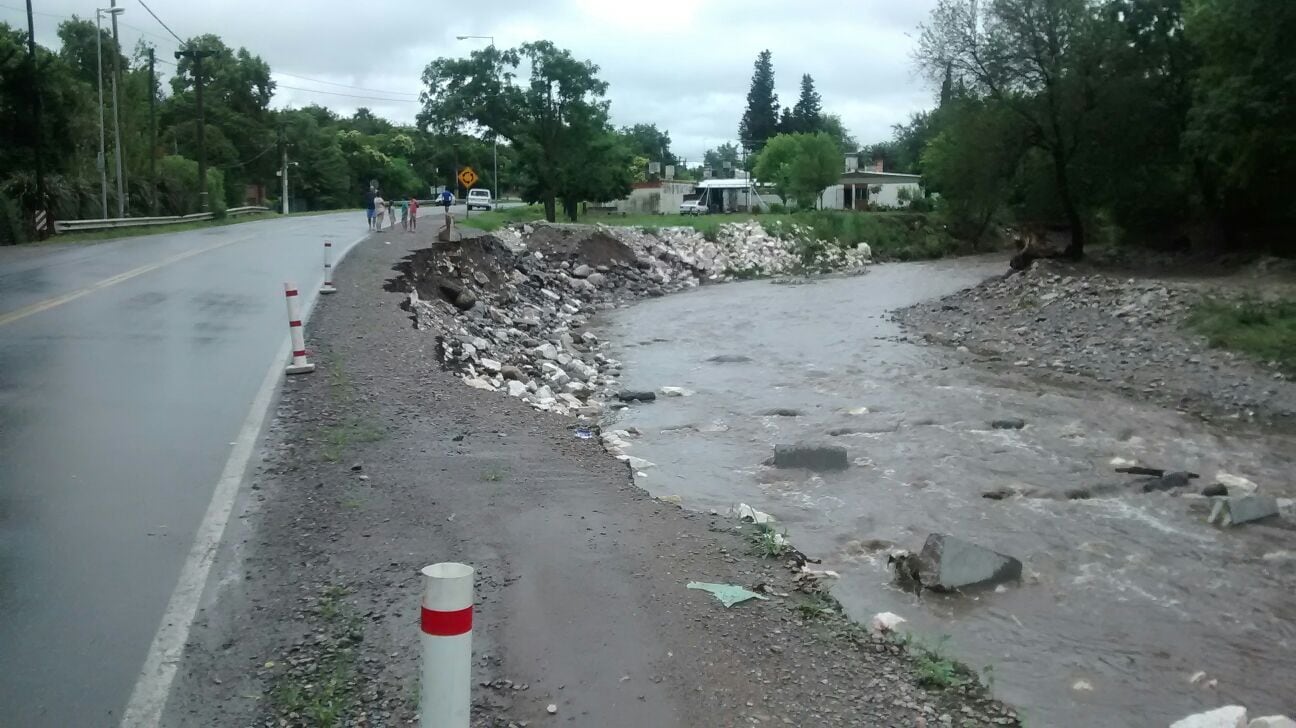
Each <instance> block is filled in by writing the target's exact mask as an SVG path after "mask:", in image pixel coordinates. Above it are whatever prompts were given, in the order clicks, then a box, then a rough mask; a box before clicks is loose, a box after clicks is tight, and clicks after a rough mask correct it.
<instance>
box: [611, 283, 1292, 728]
mask: <svg viewBox="0 0 1296 728" xmlns="http://www.w3.org/2000/svg"><path fill="white" fill-rule="evenodd" d="M1002 270H1003V262H1002V261H1000V260H987V259H974V260H960V261H943V262H937V263H912V264H896V265H886V266H877V267H875V268H873V269H872V270H871V271H870V272H869V273H868V274H866V275H864V276H860V277H856V278H847V279H834V280H825V281H821V282H818V283H815V284H813V285H801V286H778V285H771V284H770V283H768V282H760V281H756V282H748V283H736V284H730V285H725V286H716V287H706V288H702V289H698V290H696V291H691V292H688V293H684V294H679V295H675V296H669V297H666V298H662V299H658V300H653V301H648V302H644V303H640V304H636V305H635V306H633V307H630V308H627V309H623V310H619V311H615V312H610V313H609V314H607V315H605V316H604V317H603V319H602V320H601V322H598V323H600V325H601V327H602V329H603V331H602V334H603V336H606V337H607V338H608V339H609V340H610V341H612V342H613V351H612V354H613V356H616V357H617V358H619V359H621V360H622V361H623V362H624V363H625V373H624V376H623V383H624V384H625V385H626V386H627V387H628V388H632V389H657V388H659V387H661V386H679V387H686V388H688V389H691V390H694V391H695V392H696V394H695V395H693V396H690V397H686V398H678V397H670V398H659V399H658V400H657V402H655V403H653V404H650V405H640V406H635V407H632V408H631V409H630V410H629V411H628V412H627V413H625V414H624V415H623V416H622V417H621V419H620V422H619V424H618V426H632V425H633V426H637V427H638V428H640V429H641V430H642V431H643V432H644V436H643V437H642V438H640V439H638V440H636V441H635V443H634V446H633V448H632V449H631V451H630V452H631V454H633V455H635V456H637V457H642V458H646V459H647V460H650V461H652V462H653V463H655V464H656V467H654V468H651V469H649V470H648V471H646V474H647V478H646V479H645V480H643V481H642V485H644V487H646V488H648V490H649V491H650V492H652V493H653V494H654V495H657V496H666V495H679V496H681V497H682V498H683V501H684V503H685V505H686V506H687V507H690V508H694V509H698V510H708V509H712V508H714V509H718V510H720V511H722V512H723V511H725V510H727V509H728V508H730V507H731V506H733V505H735V504H737V503H738V502H746V503H750V504H752V505H753V506H755V507H757V508H759V509H761V510H764V511H768V512H770V513H772V514H774V515H775V516H776V517H777V518H778V519H779V520H780V521H781V522H782V524H783V525H784V526H785V527H786V528H787V529H788V531H789V535H790V537H791V538H792V540H793V541H794V542H795V543H796V544H797V546H798V547H799V548H801V549H802V550H804V551H805V552H806V553H809V554H813V555H815V556H819V557H822V558H823V560H824V568H829V569H836V570H838V571H839V572H841V574H842V579H841V581H840V582H839V583H838V584H837V586H836V587H835V588H834V594H835V595H836V596H837V597H838V598H839V599H841V601H842V602H843V604H844V605H845V606H846V608H847V609H848V610H849V612H850V613H851V615H852V616H853V617H854V618H856V619H861V620H866V619H867V618H868V617H870V616H871V615H872V614H874V613H876V612H879V611H892V612H896V613H898V614H901V615H903V616H905V617H906V618H908V619H909V620H910V622H911V624H912V625H913V626H914V628H915V629H916V630H918V631H920V632H922V633H925V634H928V635H943V634H948V635H951V641H950V645H949V647H950V650H951V651H952V652H953V653H955V654H956V655H957V656H958V657H959V658H961V659H963V660H964V661H965V662H967V663H968V664H969V665H972V666H973V667H977V668H980V667H982V666H986V665H992V666H993V676H994V677H993V683H994V689H995V692H996V693H997V694H998V695H999V696H1000V697H1001V698H1003V699H1004V700H1006V701H1008V702H1010V703H1012V704H1014V705H1016V706H1019V707H1020V708H1022V710H1023V714H1024V715H1025V717H1026V720H1027V723H1028V724H1029V725H1048V726H1098V725H1101V726H1139V727H1140V728H1142V727H1143V726H1149V725H1158V724H1159V725H1166V724H1168V723H1169V722H1171V721H1173V720H1175V719H1177V718H1180V717H1183V716H1184V715H1187V714H1189V713H1192V712H1195V711H1199V710H1203V709H1209V708H1214V707H1217V706H1219V705H1224V704H1229V703H1239V704H1243V705H1247V706H1248V707H1250V708H1251V709H1252V713H1253V714H1256V715H1265V714H1271V713H1278V712H1288V713H1291V712H1293V711H1294V710H1296V704H1293V702H1292V701H1293V700H1296V697H1293V696H1294V695H1296V693H1293V691H1292V689H1291V685H1292V684H1293V680H1296V600H1293V598H1292V594H1293V593H1296V592H1294V591H1293V589H1294V588H1296V556H1293V554H1296V529H1293V528H1291V527H1289V528H1281V527H1274V526H1268V525H1256V526H1249V527H1243V528H1238V529H1234V530H1231V531H1227V532H1225V531H1218V530H1216V529H1214V528H1213V527H1209V526H1207V525H1206V524H1205V523H1204V521H1205V513H1204V512H1203V511H1202V510H1201V509H1203V508H1204V507H1205V502H1204V501H1203V500H1201V499H1194V498H1183V497H1171V496H1168V495H1165V494H1156V493H1153V494H1143V493H1137V494H1135V493H1129V492H1126V491H1122V493H1123V494H1122V495H1121V496H1120V497H1117V498H1095V499H1092V500H1080V501H1068V500H1054V499H1034V498H1017V499H1009V500H1002V501H994V500H989V499H985V498H982V497H981V493H983V492H985V491H987V490H992V489H995V488H1000V487H1004V486H1009V487H1016V486H1020V487H1028V488H1034V489H1037V490H1038V491H1039V492H1040V493H1041V494H1044V495H1048V494H1058V495H1060V494H1061V493H1063V492H1064V491H1066V490H1068V489H1071V488H1076V487H1093V486H1100V485H1102V484H1110V483H1121V482H1125V481H1122V479H1123V478H1126V477H1127V476H1121V475H1117V474H1115V473H1113V472H1112V466H1111V463H1110V461H1111V460H1112V458H1114V457H1123V458H1128V459H1134V460H1138V461H1139V462H1140V463H1144V464H1148V465H1153V466H1158V467H1161V466H1164V467H1169V468H1171V469H1186V470H1191V471H1195V472H1199V473H1202V474H1204V475H1205V476H1206V477H1205V478H1203V480H1202V481H1195V483H1196V484H1200V483H1203V481H1204V482H1210V481H1209V479H1210V477H1211V476H1213V475H1214V474H1215V473H1216V472H1217V471H1219V470H1225V471H1228V472H1230V473H1237V474H1240V475H1243V476H1246V477H1248V478H1250V479H1252V480H1254V481H1255V482H1257V483H1259V484H1261V487H1262V488H1263V489H1264V490H1265V491H1266V492H1268V493H1270V494H1273V495H1277V496H1279V497H1287V498H1290V497H1292V496H1293V495H1294V493H1293V490H1296V487H1294V486H1293V483H1292V481H1291V477H1292V475H1291V474H1292V473H1293V472H1296V440H1294V439H1292V438H1286V437H1279V436H1266V435H1258V434H1256V433H1242V432H1238V433H1233V432H1229V431H1227V430H1223V429H1218V428H1211V427H1207V426H1206V425H1204V424H1203V423H1201V422H1198V421H1195V420H1193V419H1191V418H1187V417H1185V416H1183V415H1180V414H1178V413H1175V412H1173V411H1168V410H1164V409H1160V408H1157V407H1153V406H1148V405H1141V404H1135V403H1131V402H1129V401H1126V400H1123V399H1120V398H1118V397H1115V396H1111V395H1107V394H1103V393H1099V392H1096V391H1094V392H1085V391H1075V390H1062V389H1058V388H1054V387H1049V386H1044V385H1041V384H1038V383H1034V382H1031V381H1029V380H1027V379H1024V378H1021V377H1020V376H1019V375H1016V374H1015V373H1010V374H996V373H992V372H988V371H984V370H980V369H977V368H974V367H970V366H964V365H961V364H959V363H957V362H956V361H955V360H954V359H952V358H950V357H949V355H948V353H947V352H945V351H943V350H941V349H939V348H936V347H920V346H915V345H912V344H908V343H903V342H901V341H898V340H897V337H898V336H899V335H900V334H901V331H900V329H899V328H898V326H897V325H896V324H894V323H893V322H891V321H890V320H889V319H888V317H887V311H889V310H892V309H895V308H899V307H903V306H906V305H909V304H911V303H915V302H917V301H919V300H922V299H926V298H931V297H935V296H939V295H944V294H946V293H949V292H953V291H955V290H958V289H960V288H963V287H966V286H969V285H972V284H974V283H976V282H978V281H980V280H982V279H983V278H985V277H986V276H988V275H992V274H996V273H999V272H1001V271H1002ZM618 342H624V343H622V344H618ZM742 357H750V361H742V360H741V358H742ZM717 359H718V360H717ZM709 360H710V361H709ZM779 409H788V410H796V411H797V412H798V413H799V416H778V415H770V416H762V415H760V414H758V413H763V412H769V411H771V410H779ZM785 414H786V413H785ZM1000 417H1020V418H1022V419H1024V420H1025V421H1026V422H1027V426H1026V428H1025V429H1023V430H996V429H992V428H991V427H990V426H989V423H990V421H991V420H993V419H996V418H1000ZM829 432H836V433H837V435H836V436H833V435H829V434H828V433H829ZM798 440H815V441H829V442H833V443H836V444H841V445H845V446H846V447H847V448H848V449H849V451H850V456H851V458H852V461H853V467H851V468H850V469H849V470H848V471H846V472H845V473H841V474H833V475H823V476H811V477H806V476H804V475H801V474H794V473H785V472H779V471H771V470H769V469H767V468H765V467H763V466H762V465H761V464H760V463H761V462H762V461H763V460H765V459H766V458H767V457H769V455H770V454H771V453H772V451H773V446H774V444H775V443H779V442H794V441H798ZM1286 519H1287V520H1286V523H1287V524H1289V526H1290V524H1291V510H1290V509H1288V510H1287V511H1286ZM930 532H946V533H950V534H954V535H958V536H961V537H964V538H967V539H969V540H972V541H974V542H977V543H980V544H982V545H985V546H989V547H991V548H994V549H996V550H998V551H1002V552H1004V553H1008V554H1012V555H1014V556H1017V557H1019V558H1021V559H1022V561H1023V562H1025V565H1026V578H1025V579H1024V581H1023V583H1022V584H1021V585H1020V586H1018V587H1012V588H1010V589H1008V590H1007V591H1006V592H1002V593H994V592H988V593H980V594H977V595H975V596H963V597H943V596H940V595H937V594H933V593H925V594H923V595H922V597H921V598H918V597H915V596H914V595H912V594H910V593H906V592H903V591H901V590H899V589H897V588H895V587H893V586H892V584H891V580H890V574H889V573H888V572H887V570H886V568H885V553H884V552H881V555H882V558H878V554H879V553H880V552H878V551H876V549H877V547H878V546H880V545H882V544H885V543H894V544H896V545H898V546H901V547H905V548H910V549H914V550H917V549H918V548H920V547H921V545H922V542H923V539H924V538H925V537H926V535H927V534H928V533H930ZM1199 671H1204V672H1205V673H1206V677H1205V678H1201V679H1199V680H1198V681H1197V683H1196V684H1192V683H1191V682H1190V680H1191V679H1192V677H1193V676H1194V675H1195V674H1196V673H1198V672H1199ZM1211 680H1214V681H1216V682H1215V683H1214V684H1215V687H1205V684H1207V683H1209V681H1211ZM1082 681H1083V683H1086V684H1088V685H1089V686H1092V690H1083V689H1081V690H1077V689H1075V686H1076V685H1077V684H1080V683H1081V682H1082Z"/></svg>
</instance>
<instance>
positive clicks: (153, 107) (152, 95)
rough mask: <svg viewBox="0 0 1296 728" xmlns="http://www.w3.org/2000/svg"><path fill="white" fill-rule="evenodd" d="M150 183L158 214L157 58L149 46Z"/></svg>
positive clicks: (152, 207)
mask: <svg viewBox="0 0 1296 728" xmlns="http://www.w3.org/2000/svg"><path fill="white" fill-rule="evenodd" d="M148 54H149V80H148V83H149V150H148V152H149V185H150V186H151V187H152V188H153V195H152V197H153V203H152V204H151V205H150V208H151V209H152V212H153V215H154V216H156V215H157V214H158V183H157V87H156V86H155V84H156V83H157V80H156V76H155V75H154V72H153V62H154V61H155V60H156V59H155V58H154V55H153V47H152V46H149V49H148Z"/></svg>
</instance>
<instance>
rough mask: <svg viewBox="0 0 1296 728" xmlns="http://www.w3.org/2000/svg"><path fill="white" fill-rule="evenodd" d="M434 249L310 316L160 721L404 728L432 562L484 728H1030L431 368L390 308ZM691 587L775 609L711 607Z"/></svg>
mask: <svg viewBox="0 0 1296 728" xmlns="http://www.w3.org/2000/svg"><path fill="white" fill-rule="evenodd" d="M430 227H431V226H429V228H430ZM430 235H431V232H429V231H424V232H421V233H420V234H419V235H418V236H415V235H404V234H400V233H392V232H387V233H379V234H375V235H373V236H371V238H370V239H369V240H368V241H367V242H365V243H363V244H361V245H359V246H357V248H356V249H355V250H354V251H352V253H351V254H350V256H349V257H348V258H347V260H346V261H345V262H344V263H343V264H342V265H341V266H340V268H339V270H338V274H337V281H336V284H337V286H338V288H339V293H337V294H336V295H334V296H331V297H327V298H325V299H322V301H321V302H320V304H319V306H318V307H317V309H316V310H315V312H314V314H313V316H312V318H311V321H310V322H309V327H308V332H307V333H308V348H310V349H311V351H312V353H313V356H314V358H315V361H316V362H317V365H318V369H317V371H316V372H315V373H314V374H311V375H305V376H300V377H296V378H292V379H289V380H288V381H287V382H286V383H285V385H284V390H283V394H282V398H281V400H280V402H279V403H278V405H277V411H276V412H275V420H274V423H273V424H272V426H271V428H270V431H269V433H268V434H267V436H266V441H265V455H264V460H263V462H262V463H261V464H260V466H259V467H258V469H257V471H256V472H255V473H254V474H253V475H252V476H251V477H250V485H249V486H248V488H249V489H248V490H247V491H246V492H245V494H244V496H245V498H244V504H243V505H244V512H243V514H242V518H241V519H240V521H239V523H238V524H237V525H236V526H233V527H232V530H231V533H230V534H227V539H226V544H225V546H224V547H223V549H222V555H221V557H220V560H219V562H218V568H217V569H216V570H215V571H214V575H213V581H212V583H211V584H209V586H208V595H207V604H206V605H205V607H204V609H203V610H202V612H201V614H200V616H199V619H198V621H197V622H196V624H195V625H194V629H193V632H192V633H191V640H190V643H189V645H188V649H187V651H186V656H185V659H184V661H183V663H182V665H181V667H180V671H179V676H178V678H177V682H176V685H175V689H174V690H173V693H172V696H171V700H170V703H169V705H168V710H167V714H166V716H165V721H164V722H165V725H169V726H290V725H291V726H297V725H301V726H307V725H309V726H327V725H349V726H395V725H410V724H413V723H416V722H417V719H416V713H417V703H418V686H417V682H418V677H417V659H418V636H419V631H418V610H419V598H420V592H421V586H422V585H421V577H420V576H419V569H420V568H421V567H423V566H424V565H426V564H429V563H433V562H438V561H463V562H466V563H469V564H471V565H473V566H474V567H475V568H476V570H477V583H476V590H477V591H476V595H477V601H476V616H475V621H474V632H473V641H474V642H473V644H474V668H473V669H474V677H473V684H474V691H473V704H474V709H473V714H474V725H477V726H511V725H517V726H527V725H530V726H540V725H559V724H562V725H574V726H616V727H618V728H633V727H637V726H646V727H647V726H651V727H658V726H662V727H668V726H705V727H708V728H709V727H711V726H751V725H794V726H846V725H850V726H925V725H930V726H933V727H935V726H947V725H948V726H955V725H956V726H982V725H1018V721H1017V719H1016V716H1015V714H1014V713H1013V712H1012V711H1011V710H1010V709H1008V708H1006V707H1004V706H1001V705H1000V704H998V703H995V702H994V701H991V700H989V699H987V698H985V697H984V690H983V689H982V688H981V687H980V686H979V684H978V683H977V681H976V680H975V678H973V677H971V676H968V675H957V674H956V675H953V676H952V679H951V675H950V674H948V673H947V672H946V668H947V667H948V665H947V664H946V663H945V662H944V661H943V659H942V658H940V657H939V655H933V654H931V653H923V652H922V651H920V650H906V649H904V648H902V647H900V646H898V645H896V644H894V643H893V642H891V641H890V640H888V639H884V638H875V637H872V636H870V635H868V634H867V632H866V630H864V629H862V628H860V627H859V626H857V625H853V624H850V623H848V622H847V621H846V620H844V619H843V618H842V617H840V616H839V615H838V614H837V613H836V612H835V610H834V609H833V603H832V601H831V600H828V599H821V598H817V597H814V596H810V595H806V594H802V593H798V592H796V591H795V589H796V583H795V580H794V577H793V574H792V573H791V571H790V570H789V569H788V568H787V567H786V566H785V565H784V564H783V563H781V562H780V561H777V560H764V559H760V558H758V557H757V556H756V555H754V554H753V553H752V548H751V545H750V542H749V539H748V538H747V537H745V536H744V535H743V534H741V533H740V532H738V531H737V530H736V528H735V527H736V521H734V520H733V519H732V518H730V517H728V516H714V515H706V514H697V513H689V512H686V511H682V510H680V509H678V508H677V507H675V506H673V505H670V504H666V503H662V502H658V501H655V500H653V499H651V498H649V497H648V496H647V495H646V494H645V493H644V492H642V491H640V490H639V489H637V488H636V487H634V486H633V485H632V483H631V482H630V479H629V473H628V471H627V470H626V466H625V465H624V464H623V463H620V462H618V461H616V460H615V459H613V458H612V457H610V456H609V455H607V454H606V453H604V452H603V450H602V449H601V446H600V445H599V441H598V439H597V438H593V439H588V440H586V439H579V438H577V437H575V436H574V431H573V429H572V427H573V425H574V423H573V422H572V421H570V420H567V419H565V418H560V417H558V416H554V415H549V414H543V413H538V412H535V411H534V410H532V409H531V408H529V407H528V406H527V405H526V404H524V403H523V402H521V401H519V400H517V399H514V398H510V397H506V396H503V395H500V394H498V393H492V392H483V391H479V390H475V389H470V388H468V387H466V386H464V385H463V383H462V382H461V381H459V380H458V379H456V378H455V377H453V376H452V375H450V374H448V373H446V372H443V371H442V370H441V369H440V366H439V364H438V363H437V361H436V358H435V356H434V352H435V350H436V341H435V338H434V337H433V336H432V335H431V334H430V333H428V332H419V331H416V330H415V329H414V328H413V326H412V325H411V322H410V317H409V314H407V313H406V312H404V311H402V310H401V309H400V308H399V304H400V302H401V300H402V297H403V296H402V294H400V293H395V292H388V291H386V290H384V284H385V283H387V282H388V281H389V279H391V278H392V277H393V276H395V275H397V273H396V271H395V269H396V267H397V265H398V263H399V262H400V261H401V259H402V258H404V257H405V256H407V255H409V254H410V251H411V250H413V249H415V248H418V247H423V246H426V245H427V242H428V241H427V239H426V238H427V237H429V236H430ZM648 406H650V405H648ZM695 580H696V581H709V582H724V583H734V584H739V585H742V586H745V587H748V588H752V589H756V588H758V587H760V588H761V589H762V590H764V591H766V592H768V593H770V595H771V596H770V597H769V599H768V600H767V601H755V600H753V601H748V602H746V603H743V604H739V605H736V606H734V607H732V608H730V609H725V608H724V607H723V606H722V605H721V604H720V603H719V602H718V601H716V600H715V599H714V598H713V597H712V596H711V595H709V594H707V593H705V592H701V591H697V590H689V589H686V588H685V585H686V584H687V583H688V582H689V581H695ZM780 595H783V596H780ZM933 673H935V676H933ZM920 680H923V681H924V684H926V685H928V686H930V687H924V686H923V685H921V684H920ZM942 686H945V687H942ZM550 703H553V704H555V705H556V706H557V713H556V714H553V715H551V714H549V713H548V712H547V709H546V708H547V706H548V705H549V704H550Z"/></svg>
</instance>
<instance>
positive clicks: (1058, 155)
mask: <svg viewBox="0 0 1296 728" xmlns="http://www.w3.org/2000/svg"><path fill="white" fill-rule="evenodd" d="M1053 171H1054V174H1055V175H1056V176H1057V186H1058V197H1060V198H1062V208H1063V211H1064V212H1066V217H1067V225H1068V226H1070V227H1071V242H1070V243H1068V244H1067V246H1066V249H1065V250H1063V251H1062V257H1064V258H1071V259H1072V260H1079V259H1081V258H1083V257H1084V247H1085V228H1084V218H1082V217H1080V210H1079V209H1078V208H1077V207H1076V204H1075V199H1074V198H1073V197H1072V196H1071V179H1070V176H1069V175H1067V168H1066V157H1065V156H1064V155H1063V154H1062V150H1061V149H1056V148H1055V149H1054V150H1053Z"/></svg>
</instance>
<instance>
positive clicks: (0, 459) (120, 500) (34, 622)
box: [0, 214, 364, 726]
mask: <svg viewBox="0 0 1296 728" xmlns="http://www.w3.org/2000/svg"><path fill="white" fill-rule="evenodd" d="M362 233H364V226H363V223H362V221H361V217H360V216H359V215H357V214H343V215H328V216H320V217H307V218H292V219H283V220H270V221H259V222H250V223H244V224H239V225H231V226H225V227H215V228H208V229H204V230H195V231H189V232H184V233H175V234H164V235H156V236H151V237H147V238H134V239H123V240H119V241H115V242H108V243H102V244H98V245H84V246H71V247H64V246H51V247H48V248H25V249H9V250H0V463H2V464H3V466H2V467H0V614H3V615H4V619H3V620H0V706H4V707H3V713H4V717H3V719H0V723H3V724H5V725H15V726H20V725H21V726H44V725H49V726H104V725H115V724H116V721H117V720H119V719H120V714H121V709H122V706H123V705H124V704H125V702H126V700H127V698H128V697H129V695H130V692H131V689H132V687H133V686H134V684H135V680H136V678H137V676H138V673H139V670H140V666H141V664H142V663H143V661H144V656H145V654H146V653H147V651H148V648H149V644H150V641H151V640H152V639H153V635H154V633H155V631H156V630H157V628H158V623H159V620H160V618H161V615H162V613H163V610H164V608H165V607H166V604H167V600H168V598H169V597H170V596H171V592H172V589H173V588H174V587H175V585H176V578H177V575H178V572H179V570H180V568H181V564H182V563H183V562H184V560H185V557H186V556H187V554H188V552H189V548H190V545H191V544H192V543H193V538H194V529H195V527H196V526H197V524H198V522H199V520H200V519H201V518H202V515H203V510H204V508H205V507H206V506H207V503H208V501H209V499H210V498H211V494H212V488H213V486H214V485H215V482H216V479H217V477H218V476H219V474H220V472H221V469H222V467H223V466H224V464H225V461H226V458H227V457H228V455H229V449H230V448H229V445H230V440H232V439H233V438H234V436H235V433H236V432H237V431H238V429H239V426H240V424H241V423H242V422H243V420H244V418H245V416H246V415H247V412H248V408H249V405H250V404H251V402H252V399H253V395H254V393H255V390H256V389H257V386H258V384H259V383H260V381H261V379H262V377H264V376H265V373H266V371H267V370H268V369H269V367H270V366H271V363H272V360H273V358H274V357H275V355H276V354H277V352H279V351H280V348H281V346H282V345H283V342H284V340H285V338H286V334H287V326H286V320H285V312H284V304H283V288H282V283H283V282H284V281H285V280H295V281H296V282H298V283H299V284H300V285H301V287H302V290H303V293H308V294H309V293H313V291H314V290H316V289H317V288H318V285H319V282H320V281H321V280H322V277H323V269H322V247H323V241H324V240H326V239H328V240H333V241H334V244H335V245H337V246H341V247H343V248H344V247H345V246H346V245H348V244H350V243H351V242H352V241H354V240H355V239H356V238H358V237H359V236H360V235H361V234H362Z"/></svg>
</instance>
